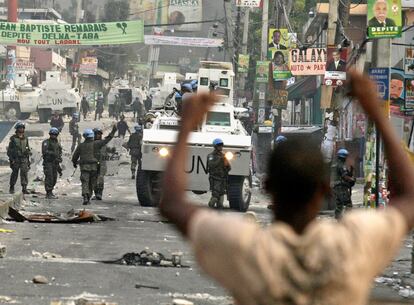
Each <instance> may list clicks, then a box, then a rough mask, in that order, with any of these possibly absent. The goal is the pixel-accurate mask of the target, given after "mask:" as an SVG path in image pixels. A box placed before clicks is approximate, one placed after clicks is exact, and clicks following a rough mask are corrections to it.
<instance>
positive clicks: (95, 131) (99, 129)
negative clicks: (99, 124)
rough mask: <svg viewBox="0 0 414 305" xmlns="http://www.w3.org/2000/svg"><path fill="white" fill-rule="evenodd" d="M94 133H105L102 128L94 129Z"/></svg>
mask: <svg viewBox="0 0 414 305" xmlns="http://www.w3.org/2000/svg"><path fill="white" fill-rule="evenodd" d="M93 133H94V134H97V133H100V134H102V133H103V132H102V129H101V128H94V129H93Z"/></svg>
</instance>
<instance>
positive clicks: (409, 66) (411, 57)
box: [404, 0, 414, 75]
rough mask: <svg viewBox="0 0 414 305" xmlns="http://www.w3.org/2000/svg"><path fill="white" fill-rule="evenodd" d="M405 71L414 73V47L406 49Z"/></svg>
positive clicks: (410, 73)
mask: <svg viewBox="0 0 414 305" xmlns="http://www.w3.org/2000/svg"><path fill="white" fill-rule="evenodd" d="M413 1H414V0H413ZM404 72H405V74H406V75H414V49H413V48H406V49H405V56H404Z"/></svg>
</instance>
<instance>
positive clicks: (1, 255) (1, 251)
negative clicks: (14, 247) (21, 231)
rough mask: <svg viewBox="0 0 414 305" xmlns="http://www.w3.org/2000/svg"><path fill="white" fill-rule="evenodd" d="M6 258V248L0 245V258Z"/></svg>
mask: <svg viewBox="0 0 414 305" xmlns="http://www.w3.org/2000/svg"><path fill="white" fill-rule="evenodd" d="M5 256H6V246H5V245H2V244H0V258H4V257H5Z"/></svg>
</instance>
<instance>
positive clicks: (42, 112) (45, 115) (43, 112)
mask: <svg viewBox="0 0 414 305" xmlns="http://www.w3.org/2000/svg"><path fill="white" fill-rule="evenodd" d="M50 116H51V111H49V109H39V122H40V123H47V122H48V121H49V119H50Z"/></svg>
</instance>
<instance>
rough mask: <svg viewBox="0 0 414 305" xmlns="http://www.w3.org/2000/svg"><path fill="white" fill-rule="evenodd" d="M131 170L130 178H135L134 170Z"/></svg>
mask: <svg viewBox="0 0 414 305" xmlns="http://www.w3.org/2000/svg"><path fill="white" fill-rule="evenodd" d="M131 172H132V175H131V179H132V180H135V171H131Z"/></svg>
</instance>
